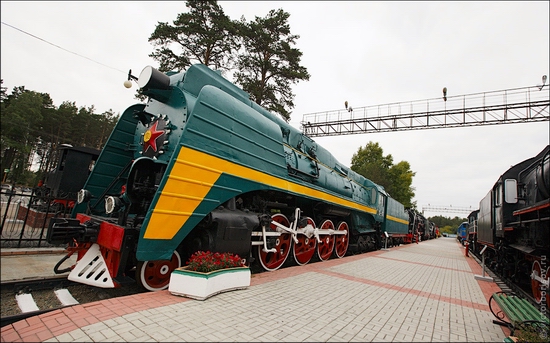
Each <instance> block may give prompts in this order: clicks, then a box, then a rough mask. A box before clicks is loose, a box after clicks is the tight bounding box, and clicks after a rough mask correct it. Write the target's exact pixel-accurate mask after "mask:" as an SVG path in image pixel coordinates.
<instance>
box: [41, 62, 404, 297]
mask: <svg viewBox="0 0 550 343" xmlns="http://www.w3.org/2000/svg"><path fill="white" fill-rule="evenodd" d="M137 83H138V85H139V87H140V89H141V92H142V93H143V94H144V95H147V96H148V97H149V100H148V102H147V104H135V105H133V106H130V107H129V108H127V109H126V110H125V111H124V112H123V113H122V115H121V117H120V119H119V121H118V123H117V124H116V126H115V128H114V130H113V132H112V133H111V135H110V137H109V139H108V141H107V143H106V145H105V147H104V148H103V150H102V152H101V154H100V156H99V158H98V160H97V162H96V164H95V167H94V169H93V171H92V173H91V174H90V175H89V177H88V179H87V181H86V184H85V185H84V188H83V189H82V190H81V191H80V192H79V197H78V204H77V205H75V207H74V209H73V212H72V218H69V219H63V218H55V219H52V220H51V221H50V225H49V229H48V242H50V243H54V244H68V245H69V250H70V251H71V253H72V252H77V253H78V257H77V263H76V265H75V266H73V267H72V271H71V273H70V275H69V279H70V280H72V281H76V282H81V283H85V284H89V285H94V286H97V287H104V288H108V287H119V286H120V285H122V284H124V283H126V282H134V281H137V282H138V283H140V284H141V285H142V286H143V287H145V288H146V289H148V290H151V291H155V290H161V289H165V288H167V287H168V283H169V280H170V273H171V272H172V271H173V270H174V269H175V268H178V267H180V266H182V265H183V264H184V263H185V261H186V260H187V258H188V257H189V256H190V255H191V254H192V253H194V252H195V251H198V250H203V251H206V250H210V251H218V252H232V253H236V254H238V255H239V256H241V257H242V258H243V259H244V260H245V261H244V262H245V264H248V265H252V263H255V265H259V266H261V267H262V268H263V269H265V270H268V271H272V270H277V269H279V268H280V267H282V266H283V265H286V264H289V263H294V264H298V265H304V264H306V263H308V262H310V261H311V260H313V259H314V260H320V261H324V260H327V259H329V258H331V256H333V255H334V256H336V257H337V258H341V257H343V256H344V255H346V254H347V253H350V252H353V253H360V252H365V251H369V250H375V249H379V248H381V246H382V237H383V235H384V232H387V233H388V234H389V236H390V237H391V236H392V235H394V234H395V235H396V236H398V235H409V236H413V235H414V234H415V233H411V232H409V231H410V230H409V218H408V214H407V212H406V211H405V209H404V207H403V205H402V204H400V203H399V202H397V201H395V200H394V199H392V198H391V197H390V196H389V195H388V194H387V193H386V192H385V190H384V188H383V187H381V186H379V185H377V184H375V183H373V182H371V181H370V180H368V179H366V178H364V177H363V176H361V175H359V174H357V173H355V172H353V171H352V170H350V169H348V168H347V167H345V166H343V165H342V164H341V163H339V162H338V161H337V160H336V159H335V158H334V157H333V156H332V155H331V154H330V153H329V152H328V151H327V150H325V149H324V148H323V147H321V146H319V145H318V144H317V143H316V142H315V141H313V140H312V139H311V138H310V137H308V136H306V135H305V134H304V133H302V132H300V131H299V130H297V129H295V128H294V127H292V126H290V125H289V124H288V123H286V122H285V121H284V120H282V119H281V118H280V117H278V116H276V115H274V114H272V113H270V112H268V111H267V110H266V109H264V108H262V107H261V106H259V105H257V104H256V103H254V102H253V101H251V100H250V98H249V94H248V93H246V92H244V91H243V90H241V89H240V88H238V87H237V86H235V85H234V84H232V83H231V82H229V81H228V80H226V79H224V78H223V77H222V76H221V75H220V74H219V73H218V72H216V71H213V70H211V69H209V68H208V67H206V66H204V65H202V64H196V65H192V66H191V67H189V68H188V70H186V71H184V72H179V73H176V72H169V73H167V74H164V73H161V72H159V71H157V70H156V69H154V68H152V67H150V66H148V67H146V68H144V69H143V71H142V72H141V74H140V76H139V78H138V79H137Z"/></svg>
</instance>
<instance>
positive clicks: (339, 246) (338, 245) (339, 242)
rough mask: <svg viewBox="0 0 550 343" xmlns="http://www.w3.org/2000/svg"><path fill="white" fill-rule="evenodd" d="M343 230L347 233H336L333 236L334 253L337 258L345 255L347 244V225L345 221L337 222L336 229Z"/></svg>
mask: <svg viewBox="0 0 550 343" xmlns="http://www.w3.org/2000/svg"><path fill="white" fill-rule="evenodd" d="M343 230H347V231H348V233H347V234H345V235H336V237H335V238H334V240H335V243H334V255H336V257H338V258H342V257H344V256H345V255H346V252H347V251H348V246H349V226H348V224H347V223H346V222H341V223H340V224H338V231H343Z"/></svg>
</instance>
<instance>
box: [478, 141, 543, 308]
mask: <svg viewBox="0 0 550 343" xmlns="http://www.w3.org/2000/svg"><path fill="white" fill-rule="evenodd" d="M468 223H469V226H468V227H469V232H468V239H469V243H470V249H471V250H472V251H473V252H474V253H477V254H479V252H480V251H481V249H483V248H484V247H485V246H487V249H486V251H485V252H484V253H485V260H486V263H487V266H488V267H489V268H490V269H492V270H494V271H495V272H496V273H497V274H498V275H500V276H501V277H503V278H505V279H508V280H510V281H511V282H512V283H514V284H516V285H518V286H520V287H522V288H524V289H530V290H531V293H532V296H533V297H534V299H535V300H536V301H537V302H539V303H540V302H541V301H546V304H547V306H548V304H549V299H548V298H549V297H548V296H545V295H546V293H547V292H548V273H549V271H550V263H549V260H548V258H549V257H550V234H549V231H550V146H548V145H547V146H546V147H545V148H544V149H543V150H542V151H541V152H540V153H539V154H538V155H536V156H534V157H531V158H528V159H526V160H525V161H522V162H520V163H518V164H516V165H514V166H512V167H511V168H510V169H508V170H507V171H505V172H504V174H502V175H501V176H500V177H499V178H498V180H497V181H496V183H495V184H494V185H493V187H492V188H491V189H490V190H489V192H488V193H487V195H486V196H485V197H484V198H483V199H482V200H481V201H480V203H479V210H476V211H473V212H472V213H470V215H469V216H468Z"/></svg>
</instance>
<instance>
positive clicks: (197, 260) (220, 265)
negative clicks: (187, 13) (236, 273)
mask: <svg viewBox="0 0 550 343" xmlns="http://www.w3.org/2000/svg"><path fill="white" fill-rule="evenodd" d="M186 264H187V269H188V270H192V271H197V272H203V273H208V272H211V271H214V270H219V269H226V268H235V267H244V261H243V260H242V259H241V258H240V257H239V255H236V254H233V253H219V252H216V253H212V252H210V251H206V252H204V251H197V252H195V253H194V254H193V255H191V257H190V258H189V260H188V261H187V263H186Z"/></svg>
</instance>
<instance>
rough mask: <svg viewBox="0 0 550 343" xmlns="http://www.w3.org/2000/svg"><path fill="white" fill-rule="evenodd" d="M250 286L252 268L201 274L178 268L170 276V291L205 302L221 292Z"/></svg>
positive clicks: (229, 269)
mask: <svg viewBox="0 0 550 343" xmlns="http://www.w3.org/2000/svg"><path fill="white" fill-rule="evenodd" d="M248 286H250V268H248V267H236V268H227V269H220V270H215V271H213V272H210V273H201V272H195V271H191V270H187V267H180V268H176V269H175V270H174V271H173V272H172V274H170V284H169V285H168V291H169V292H170V293H172V294H174V295H181V296H184V297H188V298H193V299H197V300H205V299H207V298H209V297H211V296H213V295H216V294H218V293H221V292H227V291H232V290H236V289H243V288H246V287H248Z"/></svg>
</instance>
